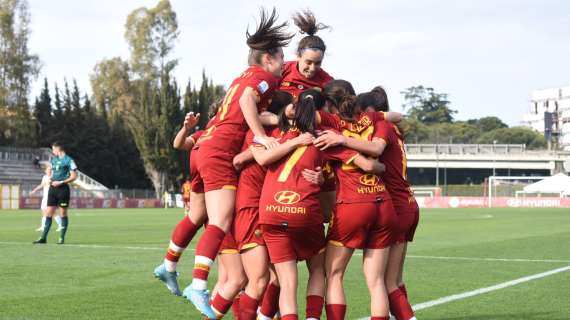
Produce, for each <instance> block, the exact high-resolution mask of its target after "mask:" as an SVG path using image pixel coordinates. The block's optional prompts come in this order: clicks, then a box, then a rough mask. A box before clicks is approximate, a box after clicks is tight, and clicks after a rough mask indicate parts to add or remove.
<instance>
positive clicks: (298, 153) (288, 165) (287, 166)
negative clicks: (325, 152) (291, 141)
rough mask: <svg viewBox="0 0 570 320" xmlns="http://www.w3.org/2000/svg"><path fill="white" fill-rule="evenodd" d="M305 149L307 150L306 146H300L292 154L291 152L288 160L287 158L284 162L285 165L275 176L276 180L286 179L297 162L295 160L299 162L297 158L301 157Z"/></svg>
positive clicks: (282, 180) (283, 180)
mask: <svg viewBox="0 0 570 320" xmlns="http://www.w3.org/2000/svg"><path fill="white" fill-rule="evenodd" d="M305 151H307V146H302V147H298V148H297V149H296V150H295V151H294V152H293V154H291V156H290V157H289V160H287V162H286V163H285V167H283V170H281V174H279V178H277V181H278V182H285V181H286V180H287V178H288V177H289V175H290V174H291V171H292V170H293V167H294V166H295V164H297V162H299V159H301V157H302V156H303V154H304V153H305Z"/></svg>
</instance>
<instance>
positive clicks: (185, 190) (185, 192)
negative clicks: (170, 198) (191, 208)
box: [182, 182, 192, 198]
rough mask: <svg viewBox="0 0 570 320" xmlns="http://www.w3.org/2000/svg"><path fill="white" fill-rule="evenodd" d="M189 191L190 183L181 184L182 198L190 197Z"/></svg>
mask: <svg viewBox="0 0 570 320" xmlns="http://www.w3.org/2000/svg"><path fill="white" fill-rule="evenodd" d="M190 191H192V183H190V182H184V184H182V195H183V196H184V198H188V197H190Z"/></svg>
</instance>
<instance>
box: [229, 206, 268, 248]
mask: <svg viewBox="0 0 570 320" xmlns="http://www.w3.org/2000/svg"><path fill="white" fill-rule="evenodd" d="M233 234H234V239H235V240H236V244H237V248H238V250H239V251H240V252H243V251H246V250H247V249H251V248H255V247H257V246H265V241H263V236H262V235H261V228H260V226H259V208H242V209H241V210H238V212H237V213H236V216H235V217H234V223H233Z"/></svg>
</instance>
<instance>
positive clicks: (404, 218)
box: [394, 202, 420, 243]
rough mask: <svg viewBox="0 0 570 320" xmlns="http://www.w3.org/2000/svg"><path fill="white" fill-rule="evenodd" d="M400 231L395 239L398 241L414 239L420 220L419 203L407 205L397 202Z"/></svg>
mask: <svg viewBox="0 0 570 320" xmlns="http://www.w3.org/2000/svg"><path fill="white" fill-rule="evenodd" d="M394 207H395V209H396V214H397V219H398V232H397V234H396V236H395V240H396V242H398V243H402V242H412V241H414V234H415V233H416V228H417V227H418V222H419V220H420V209H419V207H418V204H417V203H415V202H414V203H411V204H406V205H399V204H395V206H394Z"/></svg>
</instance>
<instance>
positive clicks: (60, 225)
mask: <svg viewBox="0 0 570 320" xmlns="http://www.w3.org/2000/svg"><path fill="white" fill-rule="evenodd" d="M53 220H55V223H56V224H57V229H55V231H57V232H60V231H61V229H63V218H62V216H61V214H56V215H54V217H53Z"/></svg>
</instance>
